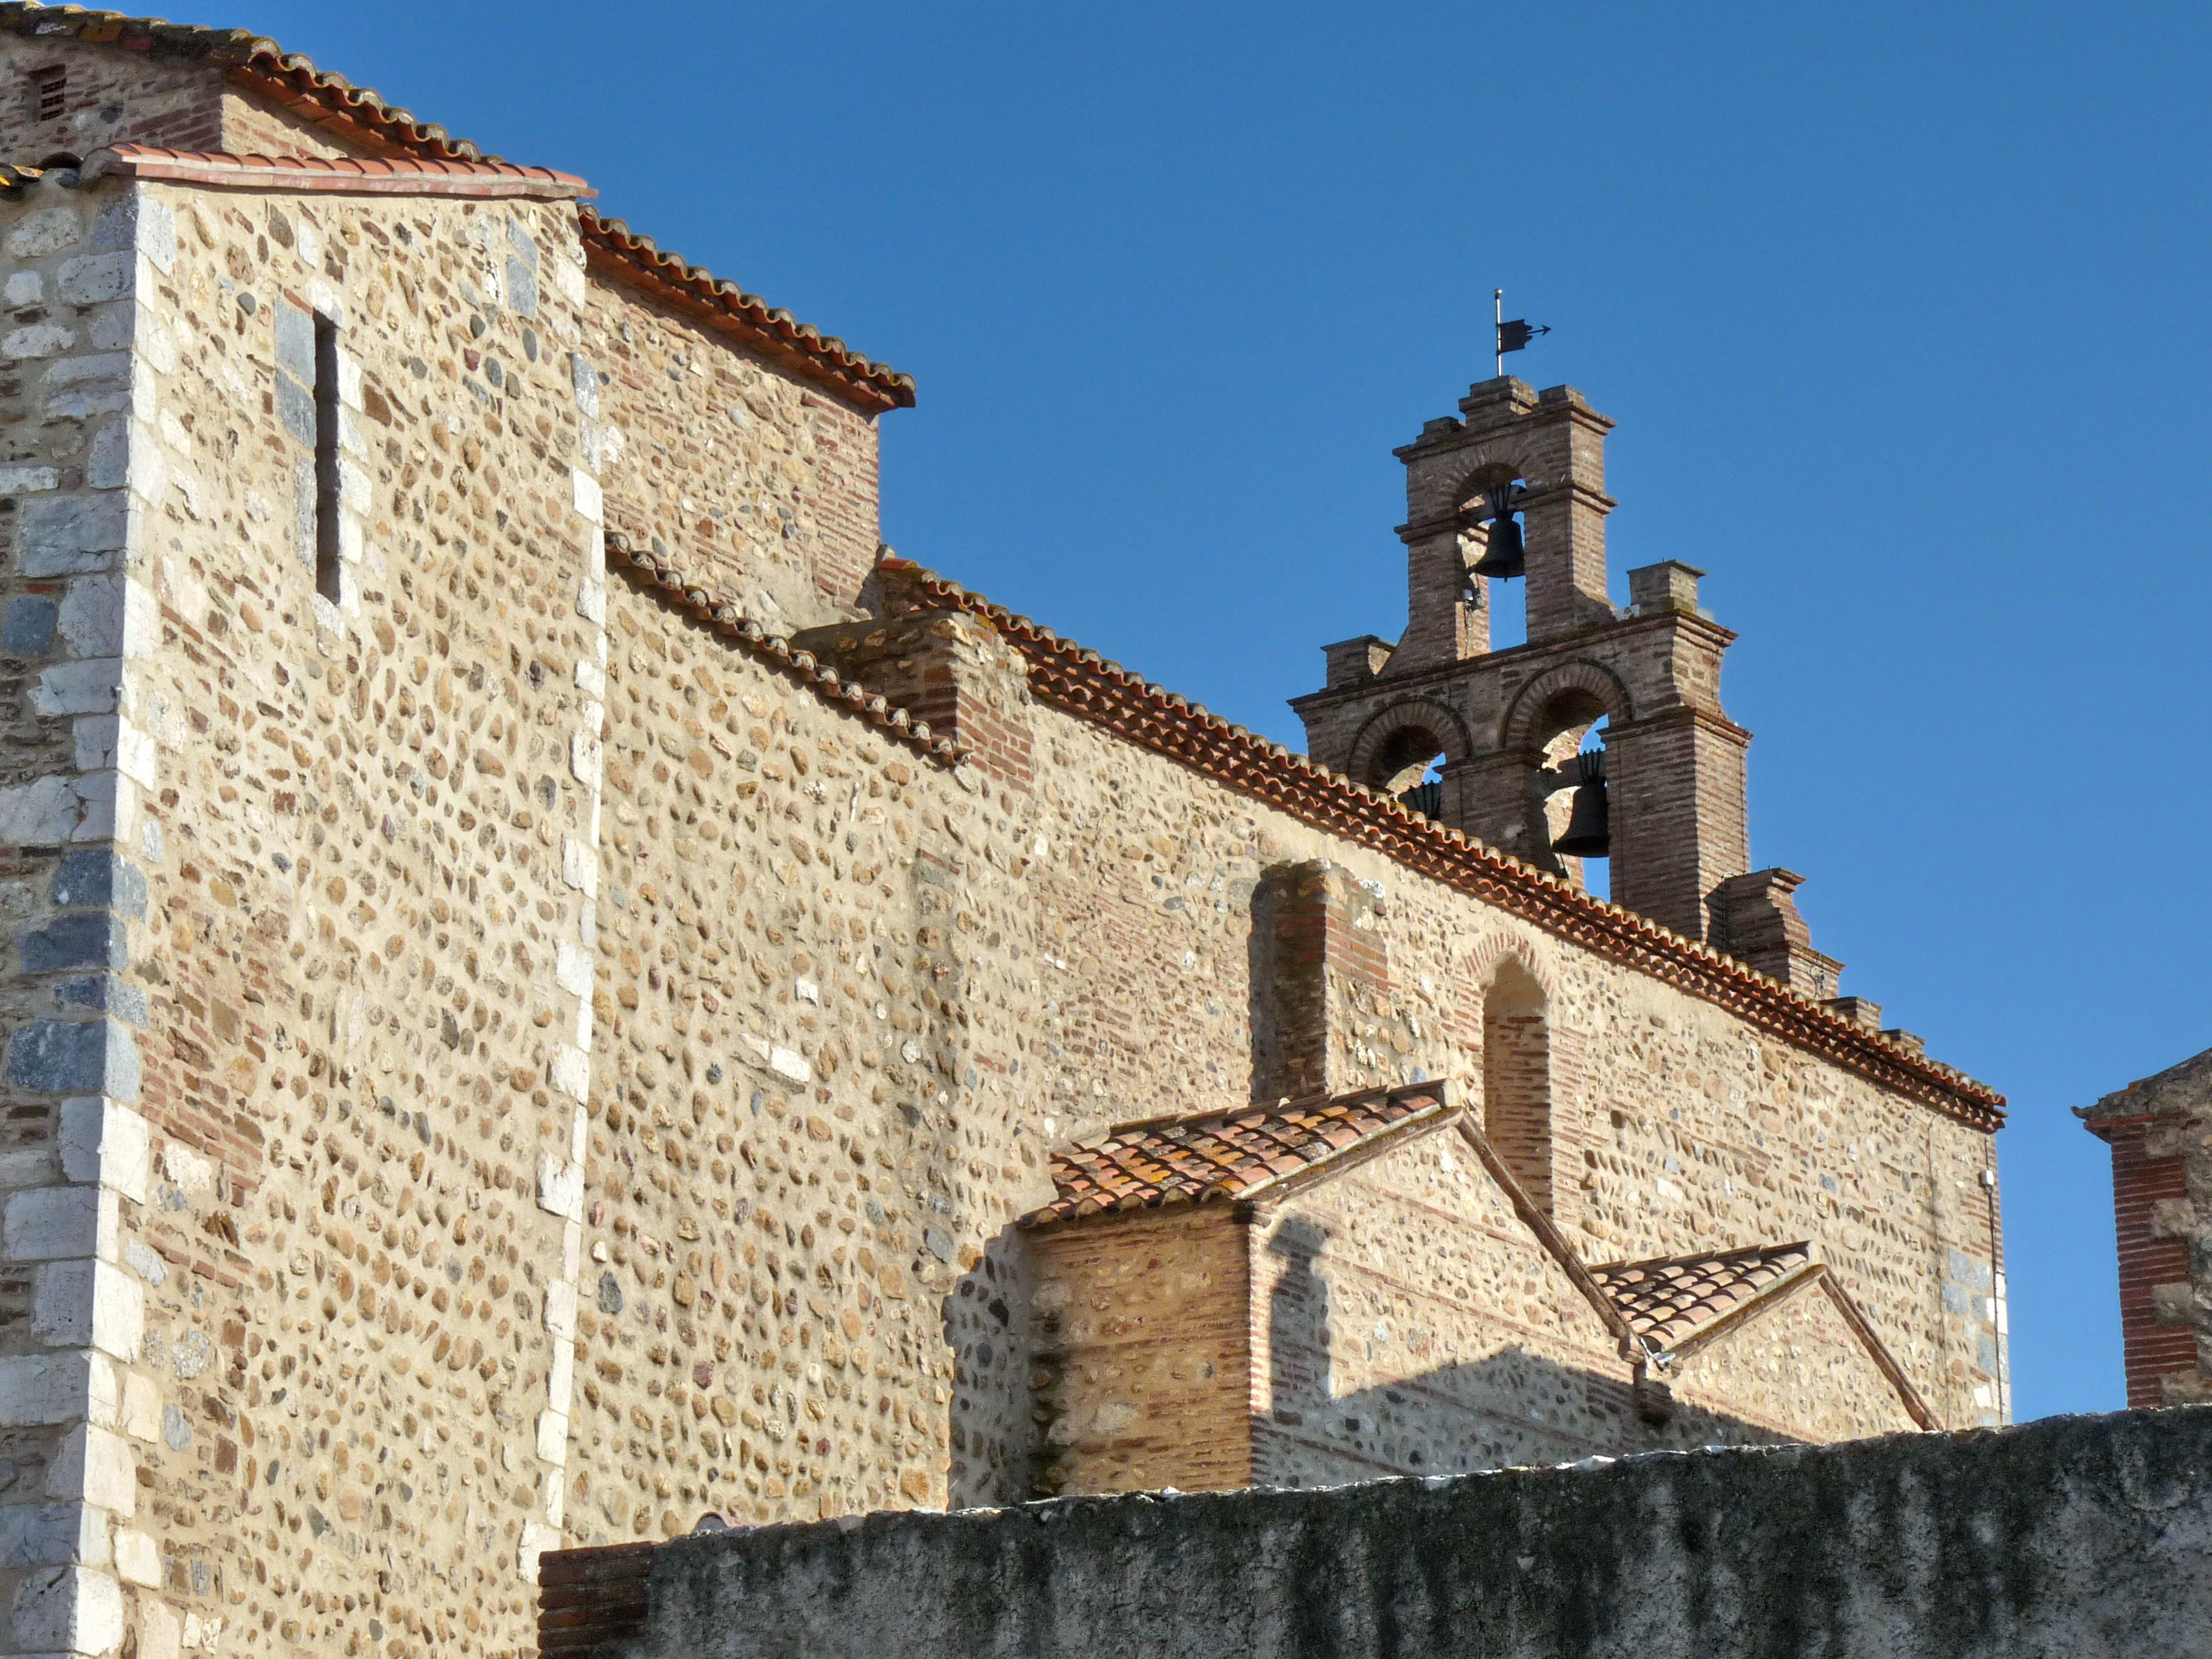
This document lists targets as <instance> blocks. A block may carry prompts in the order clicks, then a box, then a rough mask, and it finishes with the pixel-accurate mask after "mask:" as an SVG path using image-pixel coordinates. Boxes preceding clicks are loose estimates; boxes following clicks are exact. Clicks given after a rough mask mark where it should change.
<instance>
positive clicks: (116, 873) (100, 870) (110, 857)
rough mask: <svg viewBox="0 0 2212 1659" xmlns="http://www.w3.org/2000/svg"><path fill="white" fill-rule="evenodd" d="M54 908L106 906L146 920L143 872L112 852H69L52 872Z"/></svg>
mask: <svg viewBox="0 0 2212 1659" xmlns="http://www.w3.org/2000/svg"><path fill="white" fill-rule="evenodd" d="M53 896H54V908H57V909H59V910H87V909H90V908H93V907H94V905H106V906H108V907H109V908H112V909H116V910H120V911H122V912H123V914H124V915H128V916H136V917H137V919H138V920H139V921H144V920H145V919H146V875H145V872H143V871H142V870H140V869H138V868H137V866H134V865H131V864H129V863H126V862H125V860H122V859H119V858H118V857H116V855H115V854H112V853H108V852H96V853H72V854H70V855H69V857H67V858H65V859H64V860H62V863H61V868H59V869H58V870H57V871H55V872H54V889H53Z"/></svg>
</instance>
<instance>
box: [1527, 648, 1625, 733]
mask: <svg viewBox="0 0 2212 1659" xmlns="http://www.w3.org/2000/svg"><path fill="white" fill-rule="evenodd" d="M1577 692H1579V693H1581V694H1583V696H1588V697H1589V698H1591V699H1593V700H1594V701H1595V702H1596V703H1597V704H1598V706H1599V707H1600V708H1601V709H1603V710H1604V712H1605V714H1606V715H1607V718H1608V719H1610V720H1612V721H1613V724H1614V725H1616V726H1618V725H1620V724H1623V723H1624V722H1626V721H1628V720H1633V719H1635V718H1636V709H1635V705H1634V704H1633V703H1632V702H1631V701H1630V698H1629V696H1628V688H1627V687H1626V685H1624V684H1621V682H1620V678H1619V676H1617V675H1615V674H1614V673H1613V671H1611V670H1609V669H1606V668H1601V667H1600V666H1599V665H1597V664H1596V663H1594V662H1589V661H1586V660H1583V659H1579V658H1577V659H1576V660H1574V661H1572V662H1563V663H1561V664H1559V665H1558V666H1557V667H1555V668H1548V669H1546V670H1545V671H1543V672H1542V673H1541V674H1539V675H1538V676H1536V678H1534V679H1533V680H1531V681H1529V682H1528V684H1526V685H1524V686H1522V688H1521V690H1519V691H1518V692H1517V693H1516V694H1515V696H1514V698H1513V702H1512V706H1511V707H1510V708H1508V709H1507V710H1506V711H1505V719H1504V722H1503V723H1502V724H1501V726H1499V728H1498V747H1499V748H1500V749H1501V750H1504V752H1505V753H1507V754H1511V755H1522V756H1528V755H1531V754H1533V753H1534V751H1535V750H1538V749H1540V748H1541V747H1542V746H1543V744H1545V743H1546V742H1547V741H1549V739H1550V738H1551V737H1552V736H1553V734H1552V733H1548V732H1547V733H1545V734H1543V735H1542V736H1539V735H1538V734H1537V729H1536V727H1537V722H1538V721H1539V720H1541V719H1542V718H1543V717H1544V712H1545V711H1546V710H1547V709H1548V708H1552V707H1553V706H1554V705H1555V704H1556V703H1558V702H1559V700H1560V699H1561V698H1562V697H1563V696H1570V695H1571V694H1574V693H1577ZM1592 718H1593V719H1595V716H1592Z"/></svg>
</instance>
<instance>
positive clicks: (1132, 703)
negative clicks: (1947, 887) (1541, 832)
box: [882, 558, 2005, 1131]
mask: <svg viewBox="0 0 2212 1659" xmlns="http://www.w3.org/2000/svg"><path fill="white" fill-rule="evenodd" d="M882 568H883V569H884V570H885V571H886V572H887V573H890V574H896V575H897V576H899V577H901V578H902V579H903V580H908V581H910V582H911V583H913V584H914V586H915V588H916V589H917V590H918V591H919V592H920V593H921V595H922V596H923V597H924V598H925V599H927V601H928V602H929V603H932V604H935V605H951V606H957V607H958V608H960V609H962V610H964V611H970V612H972V613H973V614H975V615H976V616H980V617H986V618H987V619H988V620H989V621H990V623H992V625H993V626H994V627H995V628H996V629H998V630H999V633H1000V636H1001V637H1003V638H1004V639H1006V641H1007V642H1008V643H1009V644H1011V645H1012V646H1014V647H1015V648H1017V649H1018V650H1019V651H1020V652H1021V653H1022V654H1023V656H1024V658H1025V659H1027V660H1028V662H1029V666H1030V690H1031V692H1032V694H1033V695H1035V696H1037V697H1038V698H1039V699H1040V700H1042V701H1043V702H1049V703H1052V704H1053V705H1054V706H1055V707H1057V708H1062V709H1065V710H1066V711H1067V712H1068V713H1070V714H1074V715H1076V716H1077V717H1078V718H1079V719H1083V720H1090V721H1091V722H1092V723H1093V724H1095V725H1097V726H1103V727H1105V728H1106V729H1107V730H1109V731H1110V732H1114V733H1115V735H1116V736H1119V737H1121V738H1124V739H1126V740H1127V741H1128V742H1131V743H1135V744H1141V745H1142V746H1144V747H1146V748H1148V749H1152V750H1157V751H1158V752H1159V753H1161V754H1164V755H1166V756H1168V757H1170V759H1173V760H1176V761H1178V762H1180V763H1182V764H1183V765H1186V766H1188V767H1190V768H1191V769H1193V770H1194V771H1198V772H1200V773H1203V774H1205V775H1207V776H1209V777H1212V778H1214V779H1216V780H1217V781H1220V782H1222V783H1225V784H1227V785H1228V786H1229V787H1231V788H1235V789H1238V790H1241V791H1243V793H1247V794H1249V795H1251V796H1253V797H1254V798H1255V799H1259V800H1261V801H1264V802H1266V803H1267V805H1271V806H1273V807H1276V808H1278V809H1279V810H1280V811H1285V812H1287V813H1289V814H1290V815H1291V816H1292V817H1296V818H1298V819H1299V820H1301V821H1302V822H1304V823H1310V824H1312V825H1314V826H1315V827H1316V828H1318V829H1323V830H1326V831H1328V833H1330V834H1332V835H1338V836H1344V837H1345V838H1346V839H1347V840H1350V841H1355V842H1359V843H1360V844H1361V845H1363V846H1365V847H1369V848H1373V849H1375V850H1376V851H1377V852H1379V853H1381V854H1383V855H1384V856H1385V857H1387V858H1390V859H1394V860H1396V861H1397V862H1399V863H1400V864H1401V865H1403V866H1406V867H1407V869H1410V870H1413V871H1414V872H1417V873H1418V874H1420V875H1423V876H1425V877H1427V878H1430V879H1431V880H1434V881H1437V882H1440V883H1442V884H1444V885H1445V886H1448V887H1451V888H1454V889H1455V890H1458V891H1461V892H1463V893H1468V894H1470V895H1472V896H1474V897H1476V898H1479V899H1480V900H1482V901H1483V902H1486V903H1488V904H1492V905H1495V906H1497V907H1498V908H1500V909H1502V910H1504V911H1506V912H1507V913H1508V914H1510V915H1516V916H1519V917H1521V918H1522V920H1523V921H1529V922H1532V923H1534V925H1536V926H1537V927H1542V928H1545V929H1546V930H1547V931H1548V932H1550V933H1554V934H1556V935H1558V936H1559V937H1560V938H1562V939H1568V940H1571V941H1572V942H1573V943H1575V944H1577V945H1582V946H1583V947H1584V948H1585V949H1588V950H1590V951H1595V952H1596V953H1598V954H1599V955H1601V956H1603V957H1607V958H1609V959H1611V960H1612V961H1614V962H1618V963H1622V964H1624V965H1626V966H1627V967H1630V968H1633V969H1637V970H1638V971H1639V972H1642V973H1646V974H1650V975H1653V976H1654V977H1655V978H1657V979H1660V980H1663V981H1666V982H1667V983H1668V984H1670V985H1673V986H1675V987H1677V988H1679V989H1680V990H1683V991H1685V992H1687V993H1688V994H1691V995H1692V996H1696V997H1700V998H1702V999H1704V1000H1706V1001H1708V1002H1711V1003H1714V1004H1716V1005H1717V1006H1720V1007H1723V1008H1726V1009H1728V1010H1729V1012H1732V1013H1734V1014H1735V1015H1736V1016H1737V1017H1738V1018H1741V1019H1743V1020H1744V1021H1746V1022H1747V1024H1751V1025H1753V1026H1755V1027H1757V1028H1759V1030H1765V1031H1768V1032H1771V1033H1772V1034H1774V1035H1775V1036H1780V1037H1782V1038H1784V1040H1786V1041H1788V1042H1794V1043H1796V1044H1797V1045H1798V1046H1799V1047H1801V1048H1805V1049H1807V1050H1808V1051H1809V1052H1811V1053H1814V1054H1819V1055H1820V1056H1822V1057H1823V1058H1825V1059H1827V1060H1832V1061H1834V1062H1835V1063H1837V1064H1838V1065H1840V1066H1845V1067H1847V1068H1848V1069H1850V1070H1851V1071H1854V1072H1857V1073H1859V1074H1860V1075H1861V1076H1862V1077H1866V1078H1869V1079H1873V1080H1874V1081H1875V1082H1876V1083H1878V1084H1880V1085H1882V1086H1883V1087H1885V1088H1890V1089H1894V1090H1897V1091H1899V1092H1900V1093H1902V1094H1905V1095H1908V1096H1910V1097H1912V1098H1913V1099H1916V1100H1918V1101H1921V1102H1923V1103H1925V1104H1927V1105H1929V1106H1931V1107H1933V1108H1935V1109H1936V1110H1938V1111H1940V1112H1942V1113H1943V1114H1944V1115H1947V1116H1949V1117H1953V1118H1956V1119H1957V1120H1959V1121H1960V1122H1962V1123H1966V1124H1968V1125H1970V1126H1972V1127H1974V1128H1977V1129H1981V1130H1984V1131H1994V1130H1996V1129H1997V1128H2000V1127H2002V1126H2003V1123H2004V1121H2005V1114H2004V1097H2003V1096H2002V1095H2001V1094H1999V1093H1997V1091H1996V1090H1994V1089H1991V1088H1990V1087H1989V1085H1986V1084H1983V1083H1978V1082H1977V1081H1975V1080H1974V1079H1972V1078H1970V1077H1968V1076H1967V1075H1966V1073H1963V1072H1960V1071H1958V1070H1955V1069H1954V1068H1953V1067H1951V1066H1945V1065H1943V1064H1942V1063H1941V1062H1940V1061H1937V1060H1930V1059H1929V1058H1928V1057H1927V1056H1926V1055H1925V1054H1920V1053H1917V1052H1916V1051H1915V1050H1913V1049H1911V1048H1907V1047H1905V1046H1904V1045H1901V1044H1899V1043H1897V1042H1892V1041H1891V1040H1889V1039H1888V1038H1887V1037H1886V1036H1881V1035H1878V1034H1877V1033H1875V1032H1872V1031H1869V1030H1866V1029H1865V1028H1864V1027H1863V1026H1860V1025H1857V1024H1854V1023H1853V1022H1851V1021H1850V1020H1847V1019H1845V1018H1843V1017H1842V1016H1841V1015H1840V1014H1838V1013H1837V1012H1834V1011H1833V1010H1832V1009H1829V1008H1825V1007H1822V1006H1820V1004H1819V1003H1816V1002H1814V1001H1813V1000H1810V999H1808V998H1806V997H1803V996H1801V995H1799V994H1797V993H1796V992H1795V991H1793V990H1791V989H1790V987H1788V986H1786V985H1784V984H1783V983H1782V982H1781V981H1778V980H1775V979H1772V978H1770V977H1769V976H1768V975H1765V974H1762V973H1760V972H1759V971H1758V970H1757V969H1753V968H1748V967H1746V966H1745V965H1744V964H1743V963H1741V962H1739V961H1737V960H1736V959H1735V957H1729V956H1723V954H1722V953H1721V952H1719V951H1716V950H1714V949H1713V948H1712V947H1711V946H1710V945H1706V944H1705V943H1704V942H1702V941H1701V940H1698V939H1690V938H1688V937H1686V936H1685V935H1683V934H1680V933H1675V932H1674V930H1672V929H1671V928H1668V927H1662V926H1661V925H1660V924H1659V923H1657V922H1656V921H1652V920H1651V919H1650V917H1649V916H1643V915H1637V914H1636V913H1635V912H1634V911H1632V910H1626V909H1623V908H1621V907H1620V905H1617V904H1609V903H1607V902H1606V901H1604V900H1603V899H1598V898H1593V897H1592V896H1590V895H1589V894H1588V893H1587V892H1585V891H1583V890H1582V889H1581V888H1579V887H1576V886H1574V885H1572V884H1570V883H1567V882H1565V881H1562V880H1561V879H1559V878H1558V877H1557V876H1553V875H1551V874H1549V873H1547V872H1544V871H1541V870H1539V869H1537V868H1536V867H1535V866H1534V865H1530V864H1525V863H1523V862H1522V860H1519V859H1516V858H1514V857H1513V856H1512V855H1511V854H1507V853H1503V852H1500V851H1498V849H1497V848H1494V847H1491V846H1489V845H1487V844H1486V843H1485V842H1480V841H1477V840H1475V839H1474V837H1473V836H1468V835H1465V834H1463V833H1462V832H1461V831H1460V830H1457V829H1449V828H1447V827H1446V826H1445V825H1443V824H1441V823H1437V822H1436V821H1435V820H1433V819H1431V818H1429V817H1425V816H1424V815H1422V814H1420V813H1419V812H1415V811H1413V810H1412V809H1410V808H1408V807H1407V806H1406V805H1404V804H1403V803H1402V802H1400V801H1397V800H1395V799H1392V798H1391V797H1389V795H1386V794H1384V793H1382V792H1381V791H1380V790H1375V789H1369V788H1366V787H1363V786H1361V785H1359V784H1356V783H1354V782H1353V781H1352V780H1351V779H1350V778H1347V777H1346V776H1344V775H1342V774H1340V773H1336V772H1332V771H1330V770H1328V769H1327V768H1326V767H1323V766H1321V765H1318V764H1316V763H1315V762H1314V761H1312V760H1310V759H1309V758H1308V757H1305V756H1304V755H1301V754H1297V753H1296V752H1295V751H1293V750H1289V749H1286V748H1285V747H1284V746H1283V745H1282V744H1279V743H1275V742H1273V741H1271V740H1269V739H1268V738H1263V737H1261V736H1259V735H1258V734H1256V733H1255V732H1249V731H1247V730H1246V729H1245V728H1244V727H1243V726H1236V725H1232V724H1231V722H1229V721H1228V720H1223V719H1222V718H1221V717H1220V716H1219V715H1218V714H1211V713H1209V712H1208V711H1207V710H1206V709H1205V708H1200V706H1199V705H1197V704H1195V703H1193V702H1189V701H1188V700H1187V699H1185V698H1183V697H1181V696H1176V694H1175V693H1174V692H1171V691H1168V690H1164V689H1162V688H1161V687H1159V686H1157V685H1154V684H1151V683H1150V682H1148V681H1146V680H1145V679H1143V678H1139V676H1137V675H1135V674H1133V673H1131V672H1130V671H1128V670H1127V669H1126V668H1123V667H1122V666H1121V665H1120V664H1118V663H1115V662H1109V661H1108V660H1107V659H1105V658H1103V657H1102V656H1100V655H1099V654H1098V653H1097V652H1096V651H1092V650H1089V649H1086V648H1085V647H1082V646H1079V645H1077V644H1076V643H1075V642H1074V641H1071V640H1065V639H1062V638H1061V637H1060V635H1057V634H1055V633H1054V632H1053V631H1052V630H1051V629H1048V628H1047V627H1045V626H1044V625H1043V624H1042V623H1036V622H1033V621H1031V620H1030V618H1029V617H1024V616H1019V615H1018V614H1016V613H1015V612H1013V611H1008V610H1007V609H1006V607H1005V606H1003V605H994V604H992V603H991V601H990V600H988V599H985V598H983V597H982V595H981V594H979V593H971V592H969V591H968V590H967V589H966V588H964V587H962V586H960V585H959V584H958V583H957V582H954V581H950V580H946V579H945V577H943V576H940V575H939V574H937V573H936V572H935V571H933V570H928V569H925V568H923V567H921V566H920V565H917V564H915V563H914V562H911V561H910V560H906V559H897V558H890V559H885V560H884V561H883V564H882Z"/></svg>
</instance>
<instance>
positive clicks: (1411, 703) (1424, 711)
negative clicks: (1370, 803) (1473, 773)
mask: <svg viewBox="0 0 2212 1659" xmlns="http://www.w3.org/2000/svg"><path fill="white" fill-rule="evenodd" d="M1416 729H1418V730H1420V731H1424V732H1427V733H1428V734H1429V735H1430V736H1431V737H1432V738H1435V739H1436V740H1437V749H1439V750H1443V757H1444V760H1445V762H1446V763H1453V762H1457V761H1463V760H1465V759H1466V758H1467V757H1468V756H1469V755H1471V754H1473V753H1474V736H1473V734H1472V733H1471V732H1468V729H1467V722H1466V721H1465V720H1462V719H1461V718H1460V715H1459V713H1458V711H1457V710H1455V709H1454V708H1450V707H1449V705H1447V704H1444V703H1441V702H1437V701H1436V699H1435V698H1433V697H1407V698H1405V699H1403V700H1402V701H1401V702H1394V703H1390V704H1389V705H1387V706H1386V707H1384V708H1378V709H1376V711H1375V712H1374V713H1373V714H1370V715H1369V716H1368V717H1367V723H1366V724H1365V725H1364V726H1361V727H1360V728H1359V735H1358V737H1356V738H1353V739H1352V753H1351V755H1350V756H1349V757H1347V758H1346V762H1345V772H1346V775H1348V776H1349V777H1350V778H1351V779H1352V781H1353V782H1354V783H1359V784H1365V785H1367V786H1369V787H1371V788H1379V787H1381V785H1380V784H1379V783H1377V782H1376V780H1375V778H1374V775H1373V774H1374V770H1375V767H1376V763H1377V761H1378V760H1379V759H1380V758H1381V757H1382V754H1383V749H1384V747H1385V746H1386V745H1387V744H1389V741H1390V739H1391V738H1395V737H1396V736H1397V735H1398V734H1399V733H1400V732H1407V731H1412V730H1416Z"/></svg>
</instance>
